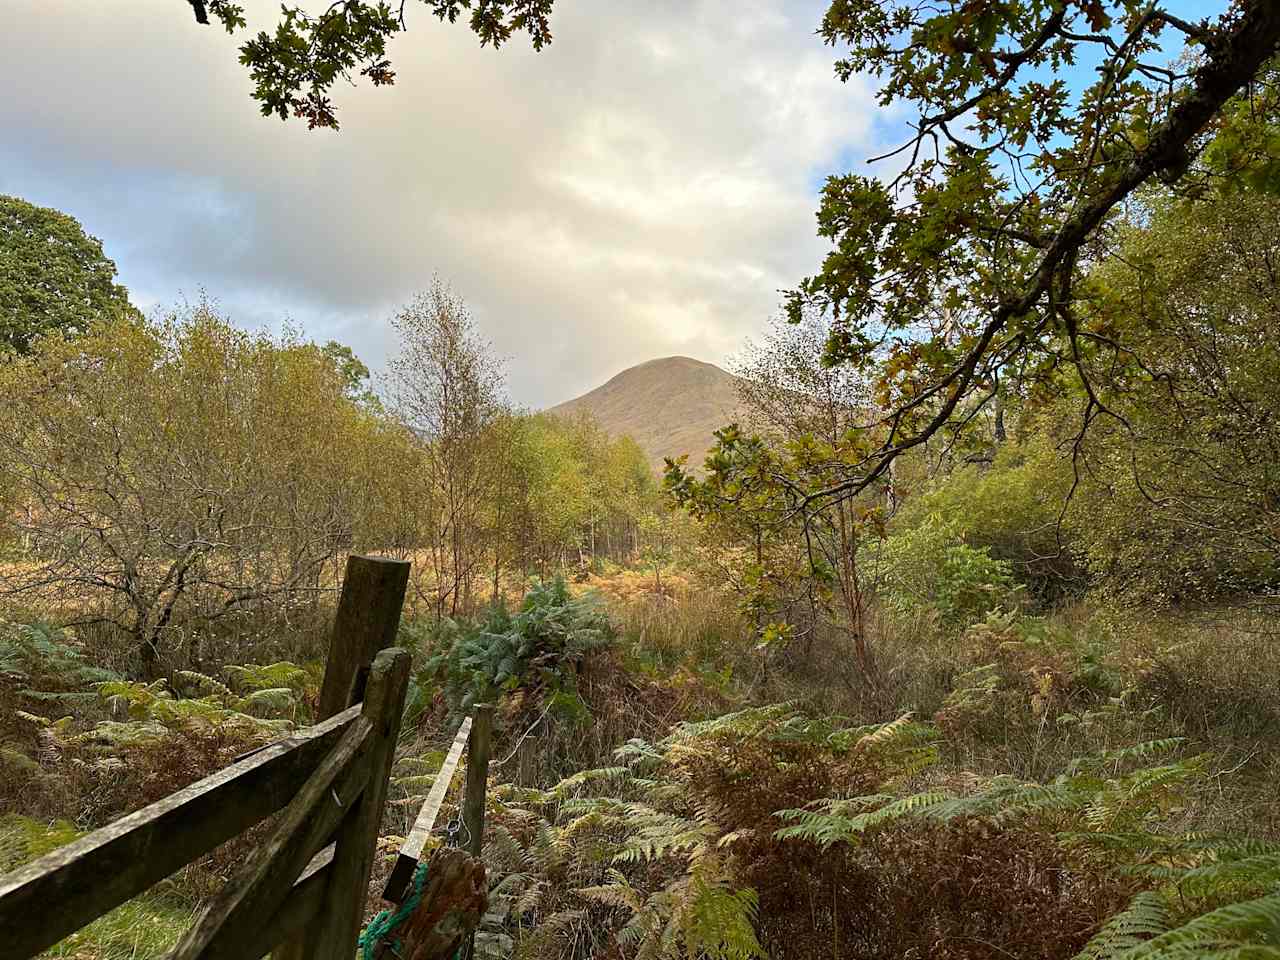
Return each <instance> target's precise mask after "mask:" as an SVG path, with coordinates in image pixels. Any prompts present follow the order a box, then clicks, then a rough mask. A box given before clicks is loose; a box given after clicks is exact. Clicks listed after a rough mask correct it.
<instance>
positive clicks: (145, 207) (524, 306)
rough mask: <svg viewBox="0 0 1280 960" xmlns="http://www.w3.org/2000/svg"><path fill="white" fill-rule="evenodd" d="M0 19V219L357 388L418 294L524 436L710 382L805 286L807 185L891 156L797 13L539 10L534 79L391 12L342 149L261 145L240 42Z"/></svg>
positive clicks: (811, 246)
mask: <svg viewBox="0 0 1280 960" xmlns="http://www.w3.org/2000/svg"><path fill="white" fill-rule="evenodd" d="M245 5H246V6H247V7H248V11H249V15H250V25H251V26H252V27H255V28H256V27H258V26H263V25H269V24H270V23H272V22H274V17H276V16H278V9H279V8H278V5H277V4H275V3H270V2H260V0H247V2H246V4H245ZM5 7H6V9H5V25H6V29H5V30H4V31H3V32H2V33H0V63H3V64H4V65H5V67H4V70H5V77H6V86H7V87H8V92H9V94H10V95H7V96H5V97H3V98H0V130H2V131H4V133H3V134H2V135H0V193H9V194H15V195H18V196H21V197H24V198H26V199H28V200H30V201H32V202H35V203H38V204H41V205H45V206H52V207H56V208H58V209H61V210H65V211H66V212H68V213H71V214H72V215H74V216H76V217H77V218H79V219H80V220H81V222H82V223H83V224H84V225H85V227H86V229H87V230H88V231H89V232H90V233H91V234H93V235H95V236H97V237H99V238H100V239H101V240H102V241H103V244H104V246H105V248H106V251H107V253H108V255H109V256H111V257H112V258H113V259H114V260H115V261H116V263H117V265H118V266H119V268H120V279H121V282H123V283H124V284H125V285H126V286H127V287H128V288H129V291H130V293H131V296H132V297H133V299H134V302H135V303H137V304H138V305H139V306H142V307H143V308H144V309H148V310H151V309H164V308H165V307H168V306H172V305H174V304H181V303H182V302H184V300H185V301H192V300H195V299H197V298H198V297H199V296H200V295H201V293H202V292H204V293H207V294H208V295H209V296H210V297H212V298H214V299H215V300H216V301H217V302H218V304H219V305H220V307H221V309H222V311H223V312H224V313H226V314H227V315H229V316H230V317H231V318H232V319H233V320H234V321H235V322H236V323H238V324H240V325H242V326H244V327H246V328H250V329H258V328H261V327H264V326H265V327H268V328H270V329H273V330H278V329H279V328H280V327H281V325H282V324H284V323H286V322H289V323H292V324H293V325H295V326H298V327H301V328H302V329H303V331H304V332H305V334H306V335H307V336H308V337H309V338H311V339H314V340H316V341H321V342H323V341H325V340H328V339H337V340H341V341H343V342H345V343H348V344H350V345H351V346H352V347H353V348H354V349H355V350H356V352H357V353H358V354H359V355H360V356H361V357H362V358H363V359H364V360H365V361H366V362H367V363H368V364H369V365H370V366H371V367H373V368H374V369H375V370H377V369H380V368H381V367H382V365H383V364H384V362H385V359H386V356H387V355H388V352H389V351H394V349H395V336H394V332H393V331H392V329H391V326H390V322H389V321H390V318H391V317H392V316H393V315H394V313H395V311H396V309H397V308H398V307H399V306H400V305H402V304H404V303H406V302H407V301H408V300H409V299H410V298H411V297H412V295H413V293H414V292H415V291H416V290H420V289H424V288H425V287H426V286H427V285H428V284H429V283H430V281H431V278H432V275H433V274H439V276H440V277H441V278H443V279H444V280H446V281H447V282H449V283H450V284H451V285H452V286H453V288H454V290H455V291H456V292H457V293H458V294H459V295H460V296H462V297H463V298H464V299H465V300H466V301H467V302H468V304H469V305H470V307H471V310H472V313H473V315H474V317H475V319H476V323H477V325H478V327H479V328H480V330H481V332H482V333H483V334H484V335H485V336H487V337H488V339H489V340H491V341H492V343H493V344H494V347H495V348H496V351H497V352H498V353H499V354H500V355H501V356H503V357H506V358H509V364H508V377H509V390H510V394H511V397H512V399H513V400H514V401H515V402H516V403H518V404H520V405H523V406H528V407H532V408H538V407H542V406H547V405H550V404H554V403H557V402H559V401H561V400H565V399H568V398H570V397H573V396H576V395H578V394H580V393H583V392H585V391H586V390H589V389H591V388H592V387H595V386H597V385H598V384H600V383H602V382H603V381H605V380H606V379H608V378H609V377H610V376H612V375H613V374H615V373H617V372H618V371H620V370H622V369H624V368H625V367H627V366H630V365H633V364H636V363H641V362H643V361H645V360H650V359H653V358H655V357H661V356H668V355H673V354H681V355H686V356H692V357H695V358H698V359H701V360H707V361H710V362H713V363H721V364H723V363H725V362H726V360H727V359H729V358H731V357H732V356H733V355H735V354H736V353H738V352H739V351H740V349H741V347H742V345H743V342H744V340H745V339H746V338H747V337H750V336H752V335H754V334H757V333H758V332H759V331H760V330H762V329H763V327H764V325H765V323H766V322H767V320H768V318H769V317H770V315H772V314H774V313H775V312H776V310H777V307H778V303H779V294H778V291H779V290H780V289H785V288H789V287H792V286H794V285H795V283H796V282H797V281H798V280H799V279H800V278H801V277H803V276H805V275H806V274H809V273H812V272H814V271H815V270H816V269H817V267H818V265H819V263H820V261H821V257H822V254H823V252H824V249H825V248H824V245H823V243H822V242H821V241H819V240H818V239H817V237H816V236H815V222H814V211H815V209H816V206H817V190H818V188H819V186H820V184H821V182H822V179H823V177H824V176H825V175H826V174H827V173H831V172H837V171H843V170H846V169H849V167H850V164H853V165H854V166H855V167H856V166H857V165H858V164H859V163H860V158H861V157H864V156H869V155H871V154H873V153H874V152H876V151H877V149H878V148H881V147H883V146H884V145H885V144H888V143H891V142H892V143H895V144H896V142H897V141H898V140H899V139H900V138H901V133H902V128H901V126H900V120H899V118H898V116H897V115H896V114H895V113H894V112H893V111H886V110H883V109H881V108H879V107H878V106H877V105H876V103H875V101H874V98H873V87H872V85H871V83H870V82H868V81H865V80H863V79H861V78H855V79H854V80H852V81H850V82H849V83H847V84H842V83H840V82H839V81H838V80H836V79H835V77H834V74H833V70H832V61H833V59H834V52H833V51H832V50H831V49H830V48H827V47H824V46H823V44H822V42H821V40H820V38H819V37H818V36H817V35H816V34H815V30H816V27H817V25H818V23H819V21H820V18H821V14H822V9H823V6H822V4H820V3H808V2H798V0H630V2H614V3H591V2H587V0H559V2H558V3H557V4H556V8H555V13H554V17H553V31H554V35H555V39H554V42H553V43H552V44H551V46H550V47H548V48H546V49H545V50H544V51H542V52H541V53H535V52H534V51H533V50H532V49H531V48H530V45H529V43H528V41H527V39H526V38H524V37H523V36H521V37H517V38H516V39H515V40H513V42H511V43H510V44H509V45H508V46H505V47H503V49H501V50H500V51H497V52H495V51H493V50H492V49H481V48H480V47H479V45H478V41H477V40H476V38H475V36H474V35H473V34H472V33H471V32H470V31H469V30H467V29H466V28H465V27H464V26H463V25H461V24H459V25H455V26H449V25H445V24H440V23H439V22H437V21H436V20H435V19H434V18H433V17H431V16H430V14H429V13H428V11H427V9H426V7H425V6H423V5H416V4H410V6H409V7H408V12H409V16H410V20H409V32H408V33H407V34H404V35H401V36H400V37H398V38H396V39H395V40H394V41H393V46H392V48H391V51H390V55H391V58H392V61H393V65H394V68H395V70H396V72H397V82H396V85H395V86H393V87H390V88H383V89H378V90H375V89H373V88H371V87H369V86H368V85H361V86H359V87H354V88H346V87H342V88H339V90H338V91H337V94H336V96H335V101H336V103H337V105H338V109H339V119H340V120H341V122H342V129H341V131H339V132H337V133H334V132H331V131H314V132H309V131H307V129H306V127H305V125H304V124H302V123H299V122H297V121H290V122H289V123H287V124H286V123H282V122H281V121H279V120H277V119H274V118H271V119H268V118H263V117H261V116H260V115H259V114H258V112H257V107H256V104H255V103H253V102H252V101H250V99H249V90H250V83H249V79H248V77H247V75H246V73H245V72H244V70H243V68H241V67H240V65H239V64H238V63H237V62H236V45H237V43H238V40H236V39H235V38H232V37H229V36H227V35H226V33H225V32H222V31H221V30H220V29H218V28H216V27H201V26H198V25H197V24H196V23H195V22H194V19H193V17H192V15H191V10H190V7H189V6H188V5H187V4H186V3H183V2H181V0H129V2H128V3H95V4H89V3H84V2H83V0H5Z"/></svg>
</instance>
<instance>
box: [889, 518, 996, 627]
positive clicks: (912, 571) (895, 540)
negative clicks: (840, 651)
mask: <svg viewBox="0 0 1280 960" xmlns="http://www.w3.org/2000/svg"><path fill="white" fill-rule="evenodd" d="M865 569H869V570H872V571H874V572H875V574H876V575H877V578H878V581H879V584H880V588H879V593H880V596H881V597H882V599H884V600H885V601H886V602H887V604H888V606H889V607H890V608H891V609H892V610H893V611H895V612H896V613H899V614H912V613H914V612H916V611H918V610H919V609H921V608H930V609H933V610H935V611H936V612H937V614H938V616H939V617H940V618H941V620H942V621H943V622H944V623H946V624H948V625H951V626H964V625H966V624H969V623H973V622H975V621H977V620H981V619H982V618H983V617H985V616H986V615H987V614H988V613H990V612H991V611H993V610H995V609H997V608H999V607H1005V608H1012V607H1015V606H1017V604H1018V602H1019V596H1018V587H1017V585H1016V584H1015V582H1014V578H1013V573H1012V565H1011V564H1010V563H1009V561H1007V560H997V559H995V558H994V557H992V556H991V554H990V552H989V551H988V549H987V548H985V547H972V546H969V545H968V544H967V543H964V542H963V541H962V540H961V537H960V528H959V527H958V526H957V525H956V524H954V523H948V522H944V521H943V520H942V519H941V517H939V516H937V515H933V516H930V517H929V518H928V519H927V520H926V521H925V522H924V523H922V524H920V525H919V526H917V527H915V528H913V529H910V530H907V531H905V532H903V533H899V534H896V535H895V536H891V537H889V538H888V539H887V540H885V541H884V542H883V544H881V545H879V546H876V547H872V548H870V550H869V551H868V553H867V555H866V557H865Z"/></svg>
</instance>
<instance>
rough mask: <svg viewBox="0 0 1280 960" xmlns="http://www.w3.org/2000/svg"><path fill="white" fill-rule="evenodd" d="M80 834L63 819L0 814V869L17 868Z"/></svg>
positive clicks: (1, 871) (2, 870)
mask: <svg viewBox="0 0 1280 960" xmlns="http://www.w3.org/2000/svg"><path fill="white" fill-rule="evenodd" d="M80 835H81V832H80V831H79V830H77V829H76V827H75V824H73V823H70V822H69V821H66V820H56V821H54V822H53V823H43V822H40V821H36V820H33V819H31V818H30V817H24V816H21V815H19V814H16V813H6V814H4V815H3V816H0V873H6V872H8V871H9V870H16V869H17V868H18V867H21V866H23V865H24V864H27V863H30V862H31V861H32V860H37V859H39V858H40V857H43V856H44V855H45V854H46V853H50V852H51V851H53V850H56V849H58V847H61V846H64V845H65V844H68V843H70V842H71V841H72V840H75V839H76V838H77V837H79V836H80Z"/></svg>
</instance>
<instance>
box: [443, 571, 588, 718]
mask: <svg viewBox="0 0 1280 960" xmlns="http://www.w3.org/2000/svg"><path fill="white" fill-rule="evenodd" d="M612 642H613V630H612V627H611V626H610V625H609V620H608V617H607V616H606V615H605V613H604V611H603V609H602V607H601V605H600V601H599V598H598V597H596V596H594V595H591V594H585V595H583V596H574V595H573V594H572V593H571V592H570V591H569V588H568V585H567V584H566V583H565V581H564V578H563V577H556V578H555V579H554V580H551V581H538V582H536V583H534V584H533V586H531V587H530V589H529V592H528V593H527V594H526V595H525V598H524V600H523V601H522V603H521V605H520V608H519V610H517V611H516V612H515V613H511V612H509V611H508V610H507V608H506V606H505V604H501V603H499V604H498V605H496V606H494V607H491V608H490V610H489V612H488V614H487V615H486V617H485V618H484V619H483V620H479V621H476V622H474V623H466V622H460V621H455V620H444V621H442V622H441V623H440V624H439V625H438V626H437V627H436V628H435V630H434V632H433V635H432V636H431V637H430V639H429V640H428V645H429V648H430V650H431V654H430V656H429V657H428V658H427V660H426V661H425V663H424V665H423V670H422V672H421V674H420V677H419V682H420V683H421V682H422V678H423V677H425V678H427V679H428V680H434V681H436V682H438V683H440V684H442V685H443V688H444V694H445V698H446V699H447V700H448V702H449V704H450V706H451V707H452V708H453V709H454V710H457V711H459V712H465V711H466V710H468V709H469V708H470V707H471V705H472V704H473V703H476V702H479V701H482V700H485V699H488V698H490V697H492V696H494V695H495V694H498V693H501V692H506V691H511V690H515V689H516V688H517V687H547V688H549V689H550V690H551V691H552V693H553V694H554V693H556V692H558V691H559V690H560V688H561V687H562V686H565V685H569V686H571V685H572V683H573V679H572V671H573V670H574V668H575V667H576V666H577V664H579V663H580V662H581V661H582V660H583V659H584V658H585V657H587V656H588V655H589V654H591V653H593V652H594V651H597V650H600V649H603V648H604V647H607V646H608V645H610V644H611V643H612Z"/></svg>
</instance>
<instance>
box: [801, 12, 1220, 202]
mask: <svg viewBox="0 0 1280 960" xmlns="http://www.w3.org/2000/svg"><path fill="white" fill-rule="evenodd" d="M1228 5H1229V4H1228V2H1227V0H1162V3H1161V6H1162V7H1163V8H1164V9H1165V10H1167V11H1168V12H1169V13H1171V14H1173V15H1174V16H1176V17H1179V18H1181V19H1183V20H1187V21H1189V22H1192V23H1198V22H1200V21H1203V20H1205V19H1208V20H1210V21H1213V20H1216V19H1217V18H1218V17H1220V16H1221V15H1222V14H1223V13H1224V12H1225V11H1226V10H1227V7H1228ZM1184 41H1185V37H1184V36H1183V34H1182V33H1181V32H1180V31H1178V30H1176V29H1174V28H1173V27H1166V28H1165V29H1164V31H1163V32H1162V33H1161V34H1160V36H1159V42H1160V53H1159V54H1158V55H1157V57H1156V59H1157V60H1158V61H1163V62H1162V63H1158V65H1166V64H1167V63H1170V62H1172V61H1173V60H1175V59H1176V58H1177V57H1178V56H1179V55H1180V54H1181V53H1182V51H1183V49H1184V46H1185V44H1184ZM1077 50H1078V59H1077V60H1076V62H1075V63H1074V64H1071V65H1070V66H1067V67H1065V68H1064V69H1062V70H1060V71H1059V72H1057V73H1055V72H1054V70H1053V69H1052V68H1051V67H1050V66H1048V65H1045V66H1043V67H1039V68H1036V69H1034V70H1028V71H1026V72H1025V73H1024V74H1023V76H1022V77H1020V78H1019V80H1020V82H1022V81H1025V80H1038V81H1040V82H1042V83H1048V82H1049V81H1051V80H1053V79H1060V80H1062V81H1064V83H1065V84H1066V87H1067V90H1068V92H1069V94H1070V95H1071V96H1073V97H1079V95H1080V94H1081V93H1083V92H1084V91H1085V89H1087V88H1088V87H1089V86H1090V85H1091V84H1093V83H1095V82H1096V81H1097V79H1098V67H1099V65H1100V64H1101V63H1102V62H1103V59H1104V56H1105V53H1104V51H1103V50H1102V48H1101V47H1100V46H1095V45H1090V44H1081V45H1079V47H1078V48H1077ZM909 119H910V114H909V113H908V111H907V110H905V109H904V108H903V107H902V106H899V105H893V106H890V107H886V108H881V109H880V111H879V113H878V115H877V117H876V121H875V130H876V134H877V136H876V138H875V139H876V142H878V143H884V144H890V145H891V146H890V149H892V147H896V146H898V145H900V144H902V143H905V142H906V141H908V140H909V139H910V137H911V129H910V126H909ZM868 159H869V155H868V154H867V152H866V148H865V147H864V146H861V145H855V144H854V143H853V142H850V143H848V144H846V145H845V146H844V147H842V148H840V149H839V150H838V151H837V152H836V154H835V155H834V157H832V158H830V162H829V163H828V164H827V165H825V166H815V167H814V169H813V170H812V171H811V172H810V175H809V189H810V192H811V193H812V195H813V196H814V198H815V201H816V199H817V197H818V195H819V194H820V193H821V191H822V187H823V185H824V184H825V183H826V180H827V178H828V177H829V176H831V175H832V174H841V173H847V172H855V173H874V174H876V175H878V176H881V177H884V176H886V173H887V174H888V176H893V175H894V174H895V173H896V172H897V171H898V170H899V169H900V168H901V163H897V164H894V163H892V162H889V161H882V162H881V163H879V164H877V165H873V166H870V167H869V166H868V164H867V160H868Z"/></svg>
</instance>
